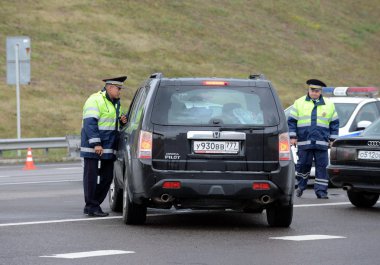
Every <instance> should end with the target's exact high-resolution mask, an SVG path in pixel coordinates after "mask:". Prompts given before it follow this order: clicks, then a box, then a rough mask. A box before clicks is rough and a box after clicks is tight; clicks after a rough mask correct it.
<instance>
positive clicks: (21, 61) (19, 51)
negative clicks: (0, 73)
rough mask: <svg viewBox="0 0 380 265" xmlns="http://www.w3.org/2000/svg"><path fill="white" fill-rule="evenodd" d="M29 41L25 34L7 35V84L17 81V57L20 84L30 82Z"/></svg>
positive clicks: (13, 83)
mask: <svg viewBox="0 0 380 265" xmlns="http://www.w3.org/2000/svg"><path fill="white" fill-rule="evenodd" d="M30 54H31V43H30V38H29V37H27V36H13V37H7V84H8V85H15V84H16V83H17V81H16V79H17V62H16V60H17V57H18V71H19V80H20V84H22V85H27V84H29V83H30Z"/></svg>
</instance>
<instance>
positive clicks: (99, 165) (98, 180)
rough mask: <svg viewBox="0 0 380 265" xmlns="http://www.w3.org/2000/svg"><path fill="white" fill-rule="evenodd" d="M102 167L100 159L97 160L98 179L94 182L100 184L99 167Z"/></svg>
mask: <svg viewBox="0 0 380 265" xmlns="http://www.w3.org/2000/svg"><path fill="white" fill-rule="evenodd" d="M101 167H102V160H100V159H99V160H98V179H97V181H96V184H100V168H101Z"/></svg>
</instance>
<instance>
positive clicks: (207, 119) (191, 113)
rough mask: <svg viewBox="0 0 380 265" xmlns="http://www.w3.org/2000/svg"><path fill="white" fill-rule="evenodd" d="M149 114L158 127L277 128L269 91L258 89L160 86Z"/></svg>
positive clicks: (275, 112) (277, 118) (276, 119)
mask: <svg viewBox="0 0 380 265" xmlns="http://www.w3.org/2000/svg"><path fill="white" fill-rule="evenodd" d="M152 113H153V114H152V122H153V123H154V124H159V125H209V126H213V125H219V126H220V125H243V126H244V125H247V126H252V125H253V126H275V125H278V124H279V114H278V111H277V108H276V103H275V100H274V98H273V95H272V92H271V90H270V89H269V88H258V87H244V86H238V87H233V86H228V87H206V86H181V87H179V86H160V87H159V89H158V92H157V96H156V98H155V102H154V106H153V112H152Z"/></svg>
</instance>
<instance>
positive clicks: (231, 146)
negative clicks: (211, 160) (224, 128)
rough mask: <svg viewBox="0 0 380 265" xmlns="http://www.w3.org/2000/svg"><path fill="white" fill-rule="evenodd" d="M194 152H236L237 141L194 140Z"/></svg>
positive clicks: (237, 149) (237, 150)
mask: <svg viewBox="0 0 380 265" xmlns="http://www.w3.org/2000/svg"><path fill="white" fill-rule="evenodd" d="M193 150H194V153H196V154H237V153H238V152H239V150H240V142H238V141H194V142H193Z"/></svg>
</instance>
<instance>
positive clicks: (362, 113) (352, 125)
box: [285, 87, 380, 177]
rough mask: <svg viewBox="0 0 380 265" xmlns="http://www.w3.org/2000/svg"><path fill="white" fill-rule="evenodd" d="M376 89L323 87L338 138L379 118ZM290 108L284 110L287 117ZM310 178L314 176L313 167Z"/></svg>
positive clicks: (294, 156) (293, 148)
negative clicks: (333, 111) (331, 105)
mask: <svg viewBox="0 0 380 265" xmlns="http://www.w3.org/2000/svg"><path fill="white" fill-rule="evenodd" d="M378 94H379V89H378V88H377V87H324V88H323V89H322V95H323V97H327V98H329V99H330V100H331V101H332V102H333V103H334V105H335V109H336V111H337V113H338V117H339V138H341V137H353V136H357V135H360V133H361V132H362V131H363V130H364V129H365V128H366V127H368V126H369V125H370V124H371V123H372V122H374V121H375V120H376V119H378V118H379V117H380V98H377V96H378ZM290 109H291V106H290V107H288V108H287V109H286V110H285V115H286V117H288V116H289V113H290ZM292 153H293V159H294V163H297V160H298V157H297V149H296V148H295V147H293V146H292ZM310 176H311V177H314V176H315V168H314V167H313V168H312V169H311V172H310Z"/></svg>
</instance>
